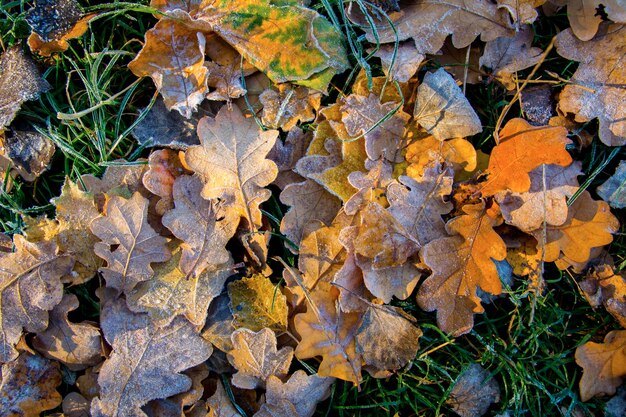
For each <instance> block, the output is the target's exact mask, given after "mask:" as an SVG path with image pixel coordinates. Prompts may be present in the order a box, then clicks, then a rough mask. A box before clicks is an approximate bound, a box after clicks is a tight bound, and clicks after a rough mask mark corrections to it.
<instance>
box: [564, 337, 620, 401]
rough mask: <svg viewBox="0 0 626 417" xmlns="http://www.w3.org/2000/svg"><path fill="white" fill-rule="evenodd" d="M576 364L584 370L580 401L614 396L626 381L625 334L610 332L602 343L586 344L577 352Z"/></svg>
mask: <svg viewBox="0 0 626 417" xmlns="http://www.w3.org/2000/svg"><path fill="white" fill-rule="evenodd" d="M576 363H577V364H578V366H580V367H582V368H583V376H582V378H581V379H580V399H581V400H582V401H589V400H590V399H591V398H593V397H595V396H596V395H602V394H605V395H612V394H615V391H616V389H617V387H618V386H620V385H621V383H622V381H623V380H624V378H625V377H626V330H614V331H612V332H609V333H608V334H607V335H606V336H605V338H604V342H603V343H595V342H587V343H585V344H584V345H582V346H579V347H578V348H576Z"/></svg>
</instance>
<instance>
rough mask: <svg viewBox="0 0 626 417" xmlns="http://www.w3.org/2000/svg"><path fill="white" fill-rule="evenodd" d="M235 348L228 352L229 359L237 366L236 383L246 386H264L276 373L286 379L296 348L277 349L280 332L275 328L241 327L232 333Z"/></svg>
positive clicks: (234, 382)
mask: <svg viewBox="0 0 626 417" xmlns="http://www.w3.org/2000/svg"><path fill="white" fill-rule="evenodd" d="M230 338H231V340H232V342H233V347H234V349H233V350H231V351H230V352H228V361H229V362H230V363H231V365H233V366H234V367H235V368H236V369H237V373H236V374H234V375H233V379H232V383H233V385H235V386H237V387H239V388H244V389H255V388H258V387H264V386H265V382H266V381H267V379H268V378H269V377H270V376H272V375H275V376H277V377H278V378H284V377H285V376H286V375H287V374H288V373H289V366H290V365H291V359H292V358H293V348H291V347H289V346H286V347H283V348H281V349H280V350H277V348H276V343H277V342H276V335H275V334H274V331H273V330H271V329H268V328H267V327H266V328H263V329H261V330H259V331H258V332H256V333H255V332H253V331H252V330H248V329H245V328H241V329H237V330H235V331H234V332H233V334H232V335H231V337H230Z"/></svg>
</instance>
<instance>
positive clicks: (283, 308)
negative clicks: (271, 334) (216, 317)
mask: <svg viewBox="0 0 626 417" xmlns="http://www.w3.org/2000/svg"><path fill="white" fill-rule="evenodd" d="M228 295H229V296H230V307H231V311H232V312H233V315H234V320H233V322H234V325H235V327H236V328H240V327H245V328H247V329H250V330H252V331H259V330H261V329H263V328H265V327H267V328H270V329H272V330H274V331H278V332H281V331H284V330H285V329H286V328H287V301H286V299H285V296H284V295H282V294H281V293H280V290H278V289H277V288H276V286H275V285H274V284H272V282H271V281H270V280H269V279H268V278H265V277H264V276H262V275H254V276H252V277H250V278H242V279H240V280H238V281H233V282H231V283H230V284H228Z"/></svg>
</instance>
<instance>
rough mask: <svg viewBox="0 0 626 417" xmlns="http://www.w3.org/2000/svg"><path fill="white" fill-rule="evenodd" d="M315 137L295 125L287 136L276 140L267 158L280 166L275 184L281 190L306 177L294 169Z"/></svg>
mask: <svg viewBox="0 0 626 417" xmlns="http://www.w3.org/2000/svg"><path fill="white" fill-rule="evenodd" d="M312 139H313V135H312V134H311V132H305V131H304V130H302V129H300V128H299V127H294V128H292V129H290V130H289V132H287V138H286V139H285V141H284V142H283V141H282V140H276V143H275V144H274V147H273V148H272V150H271V151H270V152H269V153H268V154H267V159H271V160H272V161H274V162H275V163H276V166H277V167H278V176H277V177H276V179H275V180H274V184H275V185H276V186H278V188H280V189H281V190H284V189H285V187H287V185H289V184H292V183H295V182H302V180H304V178H303V177H302V176H301V175H299V174H297V173H296V172H295V171H294V168H295V167H296V163H297V162H298V161H299V160H300V158H302V157H303V156H304V155H305V154H306V151H307V148H308V147H309V144H310V143H311V140H312Z"/></svg>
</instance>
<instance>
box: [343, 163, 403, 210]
mask: <svg viewBox="0 0 626 417" xmlns="http://www.w3.org/2000/svg"><path fill="white" fill-rule="evenodd" d="M365 168H366V169H368V170H369V171H368V172H367V173H365V172H361V171H354V172H352V173H350V175H348V182H349V183H350V185H352V186H353V187H354V188H356V189H357V192H356V193H354V194H353V195H352V197H350V199H349V200H348V201H346V204H344V206H343V211H344V212H345V213H346V214H348V215H350V216H352V215H354V214H356V213H357V212H358V211H359V210H361V209H362V208H364V207H365V206H367V204H368V203H371V202H376V203H378V204H380V205H381V206H383V207H387V206H389V203H388V201H387V196H386V194H385V193H386V189H387V186H388V185H389V184H391V182H392V181H393V166H392V164H391V163H390V162H389V161H387V160H385V159H382V158H381V159H379V160H378V161H372V160H371V159H368V160H366V161H365Z"/></svg>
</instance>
